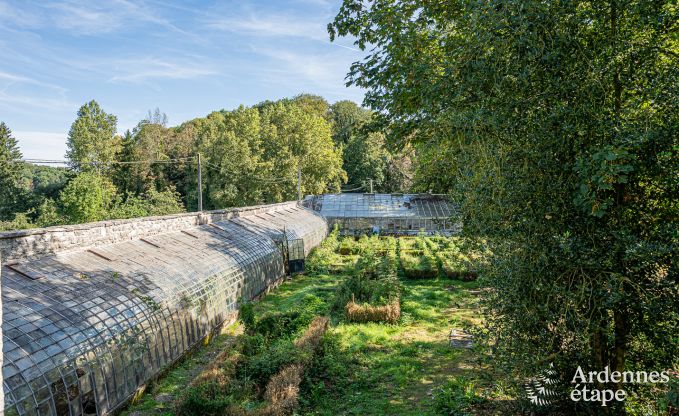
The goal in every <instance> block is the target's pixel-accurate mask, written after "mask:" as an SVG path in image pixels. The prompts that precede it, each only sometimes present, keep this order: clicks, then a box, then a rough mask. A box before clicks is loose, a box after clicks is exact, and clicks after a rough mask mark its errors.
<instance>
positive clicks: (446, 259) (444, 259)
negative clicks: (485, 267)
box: [437, 251, 478, 282]
mask: <svg viewBox="0 0 679 416" xmlns="http://www.w3.org/2000/svg"><path fill="white" fill-rule="evenodd" d="M437 257H438V259H439V261H440V262H441V269H442V270H443V274H444V275H445V276H446V277H448V278H451V279H460V280H464V281H467V282H468V281H472V280H476V278H477V276H478V273H477V271H476V270H475V269H474V268H473V265H472V263H471V261H470V260H469V257H467V256H465V255H464V254H460V253H455V252H446V251H443V252H440V253H438V254H437Z"/></svg>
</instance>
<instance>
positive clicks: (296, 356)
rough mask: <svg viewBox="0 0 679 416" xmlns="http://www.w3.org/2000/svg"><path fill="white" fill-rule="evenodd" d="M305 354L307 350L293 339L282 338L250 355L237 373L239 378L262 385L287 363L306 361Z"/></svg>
mask: <svg viewBox="0 0 679 416" xmlns="http://www.w3.org/2000/svg"><path fill="white" fill-rule="evenodd" d="M305 355H306V352H305V351H301V350H300V349H298V348H297V347H296V346H295V344H294V343H293V341H292V340H291V339H287V338H282V339H279V340H276V341H275V342H273V343H272V344H271V345H270V346H269V347H268V348H266V349H264V350H263V351H261V352H260V353H258V354H255V355H253V356H251V357H248V358H247V359H246V361H245V362H244V363H243V365H242V366H240V367H239V368H238V371H237V375H238V378H239V379H242V380H244V379H247V380H250V381H252V382H254V383H255V384H256V385H260V386H261V385H264V384H265V383H266V382H267V380H269V378H271V376H273V375H274V374H276V373H277V372H278V371H279V370H280V369H281V368H283V367H285V366H286V365H290V364H294V363H298V362H302V361H304V360H305Z"/></svg>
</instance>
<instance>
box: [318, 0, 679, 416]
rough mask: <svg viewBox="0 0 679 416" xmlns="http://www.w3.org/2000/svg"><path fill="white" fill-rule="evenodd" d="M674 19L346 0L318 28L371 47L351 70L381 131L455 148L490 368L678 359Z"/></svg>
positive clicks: (635, 10) (617, 10)
mask: <svg viewBox="0 0 679 416" xmlns="http://www.w3.org/2000/svg"><path fill="white" fill-rule="evenodd" d="M678 26H679V9H678V8H677V6H676V4H675V2H673V1H656V2H637V1H623V0H610V1H601V2H585V1H572V2H543V1H537V0H522V1H518V0H517V1H503V2H499V1H490V0H488V1H480V2H459V1H437V2H421V1H415V0H401V1H396V0H385V1H368V2H364V1H358V0H345V1H344V4H343V6H342V8H341V10H340V12H339V14H338V15H337V17H336V18H335V21H334V22H333V23H332V24H331V25H330V26H329V30H330V34H331V36H332V37H335V36H344V35H352V36H355V37H356V39H357V41H356V44H357V45H358V46H359V47H360V48H366V46H367V45H371V50H370V53H369V54H368V55H367V56H366V58H365V59H364V60H363V61H361V62H358V63H356V64H354V65H353V66H352V68H351V71H350V74H349V77H350V82H351V83H352V84H356V85H358V86H361V87H363V88H366V89H367V90H368V92H367V94H366V100H365V102H366V104H367V105H369V106H370V107H371V108H373V109H374V110H376V111H377V113H378V119H379V121H380V122H381V123H382V124H383V125H384V126H388V127H389V132H390V140H391V141H392V142H393V143H396V144H404V143H416V144H425V143H426V144H427V145H428V146H436V143H441V144H442V146H445V149H449V150H450V152H449V154H450V155H451V157H452V158H453V160H454V162H453V163H452V164H451V165H450V167H449V169H450V170H451V172H447V174H449V175H450V176H449V178H450V179H449V180H450V182H449V183H448V185H447V188H448V189H449V190H450V192H451V193H452V194H453V195H454V197H455V199H456V200H457V201H458V202H459V203H460V205H461V215H462V220H463V223H464V225H465V232H467V233H471V234H481V235H485V236H486V237H489V238H491V241H493V242H494V253H495V256H494V260H493V265H492V267H491V268H490V269H489V271H488V274H489V277H490V278H489V280H488V281H489V283H490V284H491V286H492V288H493V289H494V290H492V291H491V296H490V301H489V302H488V303H487V308H488V309H487V311H488V316H489V321H488V324H489V329H490V330H491V334H492V336H493V339H494V340H495V341H496V351H497V356H496V361H495V363H496V365H501V364H505V363H506V364H508V365H509V366H510V368H511V369H512V370H513V371H515V373H516V374H523V375H529V374H535V372H536V371H537V368H538V367H540V366H541V365H543V363H545V362H547V361H553V362H554V363H555V365H556V367H557V370H558V372H559V374H561V376H562V377H563V378H564V379H567V378H568V377H569V376H572V374H573V371H574V367H575V366H576V365H582V366H583V368H589V369H595V370H599V371H601V370H603V368H604V367H605V366H609V368H610V369H612V370H617V371H622V370H642V369H644V370H651V369H654V370H662V369H668V368H676V366H677V351H679V345H678V340H677V338H676V337H675V336H672V335H671V334H672V332H675V333H676V329H677V324H678V323H679V318H678V313H677V311H679V304H678V302H679V292H678V288H679V285H678V284H677V283H678V282H677V276H678V273H677V272H678V270H677V268H678V267H679V266H678V262H676V258H677V254H678V253H677V248H678V247H679V244H677V243H679V236H678V232H677V230H678V229H679V227H677V217H678V215H677V214H678V213H679V211H678V209H679V208H678V205H677V198H676V195H677V194H679V174H678V173H677V166H679V163H678V161H679V154H678V152H679V150H678V149H679V142H678V141H677V140H678V139H677V137H678V135H677V134H676V132H677V131H678V130H679V98H678V97H679V95H678V94H677V93H676V92H677V91H679V44H678V41H677V37H676V33H677V31H678V30H679V27H678ZM373 47H374V48H373ZM631 388H633V387H631ZM569 405H574V404H573V403H570V404H569ZM578 405H579V406H582V405H584V404H583V403H582V402H580V403H578ZM596 410H597V409H594V410H592V411H596ZM599 410H600V409H599ZM571 411H573V410H572V409H571ZM576 411H578V410H576ZM616 412H620V413H622V412H624V409H621V408H618V409H616Z"/></svg>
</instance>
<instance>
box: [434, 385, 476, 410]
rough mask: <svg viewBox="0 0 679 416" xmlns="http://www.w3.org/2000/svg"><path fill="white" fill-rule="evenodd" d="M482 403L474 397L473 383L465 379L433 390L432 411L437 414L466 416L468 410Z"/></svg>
mask: <svg viewBox="0 0 679 416" xmlns="http://www.w3.org/2000/svg"><path fill="white" fill-rule="evenodd" d="M481 402H483V399H482V398H481V397H479V396H477V395H476V392H475V386H474V384H473V383H471V382H468V381H466V380H465V379H462V378H460V379H452V380H450V381H448V383H446V385H444V386H442V387H439V388H437V389H435V390H434V409H436V412H437V413H438V414H442V415H451V416H467V415H469V413H468V412H467V411H468V409H469V408H470V407H471V406H472V405H474V404H479V403H481Z"/></svg>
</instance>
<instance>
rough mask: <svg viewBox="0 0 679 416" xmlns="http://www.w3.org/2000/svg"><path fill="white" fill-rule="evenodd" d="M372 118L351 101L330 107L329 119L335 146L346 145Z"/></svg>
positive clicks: (369, 113)
mask: <svg viewBox="0 0 679 416" xmlns="http://www.w3.org/2000/svg"><path fill="white" fill-rule="evenodd" d="M371 118H372V112H371V111H370V110H368V109H366V108H362V107H360V106H359V105H358V104H356V103H355V102H353V101H349V100H343V101H337V102H336V103H334V104H333V105H331V106H330V119H331V120H332V122H333V127H332V130H333V133H332V138H333V140H334V141H335V144H337V145H346V144H347V143H349V139H351V136H352V135H353V134H354V133H356V132H357V131H358V129H360V128H361V127H363V126H365V125H366V124H367V123H368V122H369V121H370V119H371Z"/></svg>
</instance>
